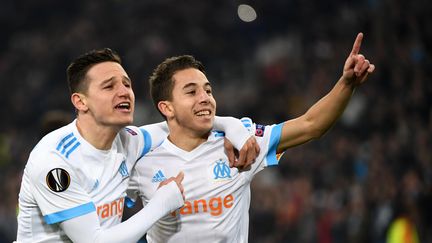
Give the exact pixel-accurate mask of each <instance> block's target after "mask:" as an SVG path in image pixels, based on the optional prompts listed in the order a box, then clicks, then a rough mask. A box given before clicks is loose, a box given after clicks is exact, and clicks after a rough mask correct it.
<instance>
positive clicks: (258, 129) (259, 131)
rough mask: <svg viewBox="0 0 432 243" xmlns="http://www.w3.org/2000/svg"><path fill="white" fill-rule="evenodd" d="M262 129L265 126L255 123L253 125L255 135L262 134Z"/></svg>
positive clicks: (260, 135)
mask: <svg viewBox="0 0 432 243" xmlns="http://www.w3.org/2000/svg"><path fill="white" fill-rule="evenodd" d="M264 130H265V126H264V125H260V124H256V126H255V136H257V137H262V136H264Z"/></svg>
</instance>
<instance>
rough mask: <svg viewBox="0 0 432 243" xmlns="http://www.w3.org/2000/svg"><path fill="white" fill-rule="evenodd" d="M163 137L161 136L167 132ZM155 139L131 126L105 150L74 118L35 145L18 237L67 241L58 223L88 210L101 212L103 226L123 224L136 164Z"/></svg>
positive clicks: (22, 199)
mask: <svg viewBox="0 0 432 243" xmlns="http://www.w3.org/2000/svg"><path fill="white" fill-rule="evenodd" d="M152 135H153V134H152ZM156 135H158V134H156ZM159 136H161V138H159V141H161V140H163V138H165V137H166V133H165V134H160V135H159ZM157 140H158V138H154V137H152V136H150V134H149V133H148V132H147V133H146V135H145V136H144V135H143V133H142V130H141V131H140V129H138V128H137V127H127V128H125V129H123V130H122V131H120V132H119V134H118V135H117V137H116V138H115V140H114V142H113V145H112V147H111V149H110V150H106V151H105V150H98V149H96V148H94V147H93V146H92V145H90V144H89V143H88V142H86V141H85V140H84V139H83V138H82V137H81V135H80V133H79V132H78V130H77V127H76V121H74V122H72V123H71V124H69V125H67V126H65V127H62V128H60V129H58V130H56V131H53V132H51V133H49V134H48V135H47V136H45V137H44V138H43V139H42V140H41V141H40V142H39V143H38V144H37V145H36V147H35V148H34V149H33V151H32V152H31V154H30V157H29V159H28V162H27V165H26V168H25V170H24V174H23V179H22V183H21V190H20V193H19V215H18V232H17V241H18V242H69V241H70V240H69V239H68V237H67V236H66V235H65V233H64V232H63V230H62V229H61V228H60V227H59V223H60V222H63V221H65V220H70V219H73V218H75V217H79V216H82V215H85V214H89V213H94V214H97V216H98V221H99V222H100V226H101V227H102V228H104V229H105V228H109V227H111V226H113V225H116V224H119V223H120V222H121V218H122V214H123V206H124V200H125V195H126V188H127V185H128V181H129V175H130V173H131V170H132V167H133V166H134V165H135V163H136V160H137V159H138V158H140V157H142V156H143V155H144V154H145V152H147V151H149V150H150V146H151V143H159V142H157ZM144 141H149V142H148V144H145V142H144ZM149 143H150V144H149ZM66 173H67V174H66ZM59 175H63V177H59ZM67 175H68V176H67ZM68 177H69V183H67V182H68V179H67V178H68ZM49 178H51V182H50V181H49ZM53 178H55V180H53ZM53 182H57V184H56V183H53ZM50 184H51V186H52V187H53V188H54V189H50V188H49V185H50ZM61 189H66V190H64V191H61ZM56 190H57V192H56Z"/></svg>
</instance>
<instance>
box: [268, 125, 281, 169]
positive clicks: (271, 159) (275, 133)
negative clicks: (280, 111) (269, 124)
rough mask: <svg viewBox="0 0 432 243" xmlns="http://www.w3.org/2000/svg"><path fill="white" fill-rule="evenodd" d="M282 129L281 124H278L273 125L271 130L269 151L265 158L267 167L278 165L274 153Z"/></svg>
mask: <svg viewBox="0 0 432 243" xmlns="http://www.w3.org/2000/svg"><path fill="white" fill-rule="evenodd" d="M282 127H283V123H280V124H277V125H275V126H274V127H273V129H272V132H271V135H270V142H269V150H268V153H267V156H266V159H267V165H268V166H272V165H277V164H278V163H279V159H278V158H277V154H276V151H277V147H278V146H279V142H280V137H281V134H282Z"/></svg>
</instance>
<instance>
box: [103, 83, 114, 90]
mask: <svg viewBox="0 0 432 243" xmlns="http://www.w3.org/2000/svg"><path fill="white" fill-rule="evenodd" d="M112 88H113V86H112V85H111V84H110V85H107V86H104V87H103V89H112Z"/></svg>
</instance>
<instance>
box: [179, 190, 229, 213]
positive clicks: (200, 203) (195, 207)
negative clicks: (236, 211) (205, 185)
mask: <svg viewBox="0 0 432 243" xmlns="http://www.w3.org/2000/svg"><path fill="white" fill-rule="evenodd" d="M233 205H234V196H233V195H232V194H229V195H227V196H225V197H224V198H222V197H212V198H209V199H197V200H193V201H185V204H184V206H183V207H182V208H180V209H179V210H178V212H179V213H180V214H181V215H189V214H196V213H210V215H211V216H219V215H221V214H222V213H223V210H224V208H225V209H228V208H231V207H232V206H233ZM176 213H177V211H174V212H172V213H171V215H172V216H176Z"/></svg>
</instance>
